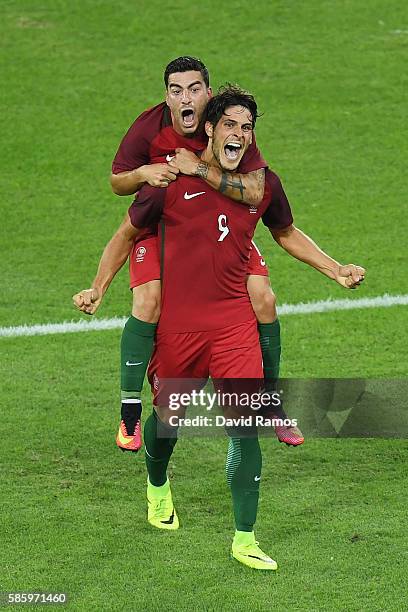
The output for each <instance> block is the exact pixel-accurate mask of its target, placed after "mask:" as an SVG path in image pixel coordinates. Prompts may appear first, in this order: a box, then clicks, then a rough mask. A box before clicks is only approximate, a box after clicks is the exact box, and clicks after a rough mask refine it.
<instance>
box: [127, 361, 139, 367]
mask: <svg viewBox="0 0 408 612" xmlns="http://www.w3.org/2000/svg"><path fill="white" fill-rule="evenodd" d="M142 363H143V361H138V362H137V363H133V362H132V361H127V362H126V365H127V366H137V365H142Z"/></svg>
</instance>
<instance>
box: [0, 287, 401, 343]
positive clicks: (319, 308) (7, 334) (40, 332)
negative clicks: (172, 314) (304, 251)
mask: <svg viewBox="0 0 408 612" xmlns="http://www.w3.org/2000/svg"><path fill="white" fill-rule="evenodd" d="M390 306H408V295H388V294H385V295H381V296H378V297H371V298H360V299H358V298H357V299H351V298H346V299H344V300H321V301H319V302H307V303H305V304H304V303H300V304H282V306H279V307H278V311H279V315H280V316H285V315H302V314H315V313H318V312H333V311H340V310H357V309H364V308H388V307H390ZM126 321H127V317H114V318H113V319H89V320H86V319H81V320H80V321H65V322H64V323H44V324H42V325H20V326H18V327H0V337H3V338H15V337H17V336H46V335H49V334H70V333H76V332H88V331H101V330H105V329H120V328H122V327H123V326H124V324H125V322H126Z"/></svg>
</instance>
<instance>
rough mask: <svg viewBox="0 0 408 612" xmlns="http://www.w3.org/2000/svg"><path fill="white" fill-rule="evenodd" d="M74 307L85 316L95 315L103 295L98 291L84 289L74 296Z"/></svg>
mask: <svg viewBox="0 0 408 612" xmlns="http://www.w3.org/2000/svg"><path fill="white" fill-rule="evenodd" d="M72 299H73V302H74V306H76V308H78V310H80V311H81V312H84V313H85V314H89V315H93V314H94V313H95V312H96V310H97V309H98V307H99V304H100V303H101V301H102V295H101V294H100V292H99V291H98V289H95V288H92V289H82V291H80V292H79V293H76V294H75V295H73V296H72Z"/></svg>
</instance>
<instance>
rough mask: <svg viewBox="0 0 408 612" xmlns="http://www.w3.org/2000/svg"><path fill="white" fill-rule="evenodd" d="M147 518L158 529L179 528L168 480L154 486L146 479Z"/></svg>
mask: <svg viewBox="0 0 408 612" xmlns="http://www.w3.org/2000/svg"><path fill="white" fill-rule="evenodd" d="M147 520H148V521H149V523H150V524H151V525H153V527H157V528H158V529H172V530H174V529H178V528H179V520H178V517H177V514H176V511H175V509H174V505H173V500H172V497H171V490H170V483H169V481H168V480H167V481H166V482H165V483H164V485H162V486H161V487H155V486H153V485H152V484H150V482H149V481H147Z"/></svg>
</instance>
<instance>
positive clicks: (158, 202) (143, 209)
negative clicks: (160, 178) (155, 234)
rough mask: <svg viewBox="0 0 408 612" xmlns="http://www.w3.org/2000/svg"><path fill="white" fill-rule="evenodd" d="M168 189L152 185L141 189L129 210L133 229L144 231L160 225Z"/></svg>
mask: <svg viewBox="0 0 408 612" xmlns="http://www.w3.org/2000/svg"><path fill="white" fill-rule="evenodd" d="M166 189H167V188H165V187H164V188H159V187H151V185H144V186H143V187H142V188H141V190H140V191H139V193H138V195H137V198H136V199H135V200H133V202H132V204H131V206H130V207H129V210H128V214H129V217H130V222H131V224H132V225H133V227H137V228H140V229H142V228H145V227H151V226H153V225H155V224H157V223H158V221H159V220H160V217H161V215H162V212H163V208H164V201H165V198H166Z"/></svg>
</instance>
